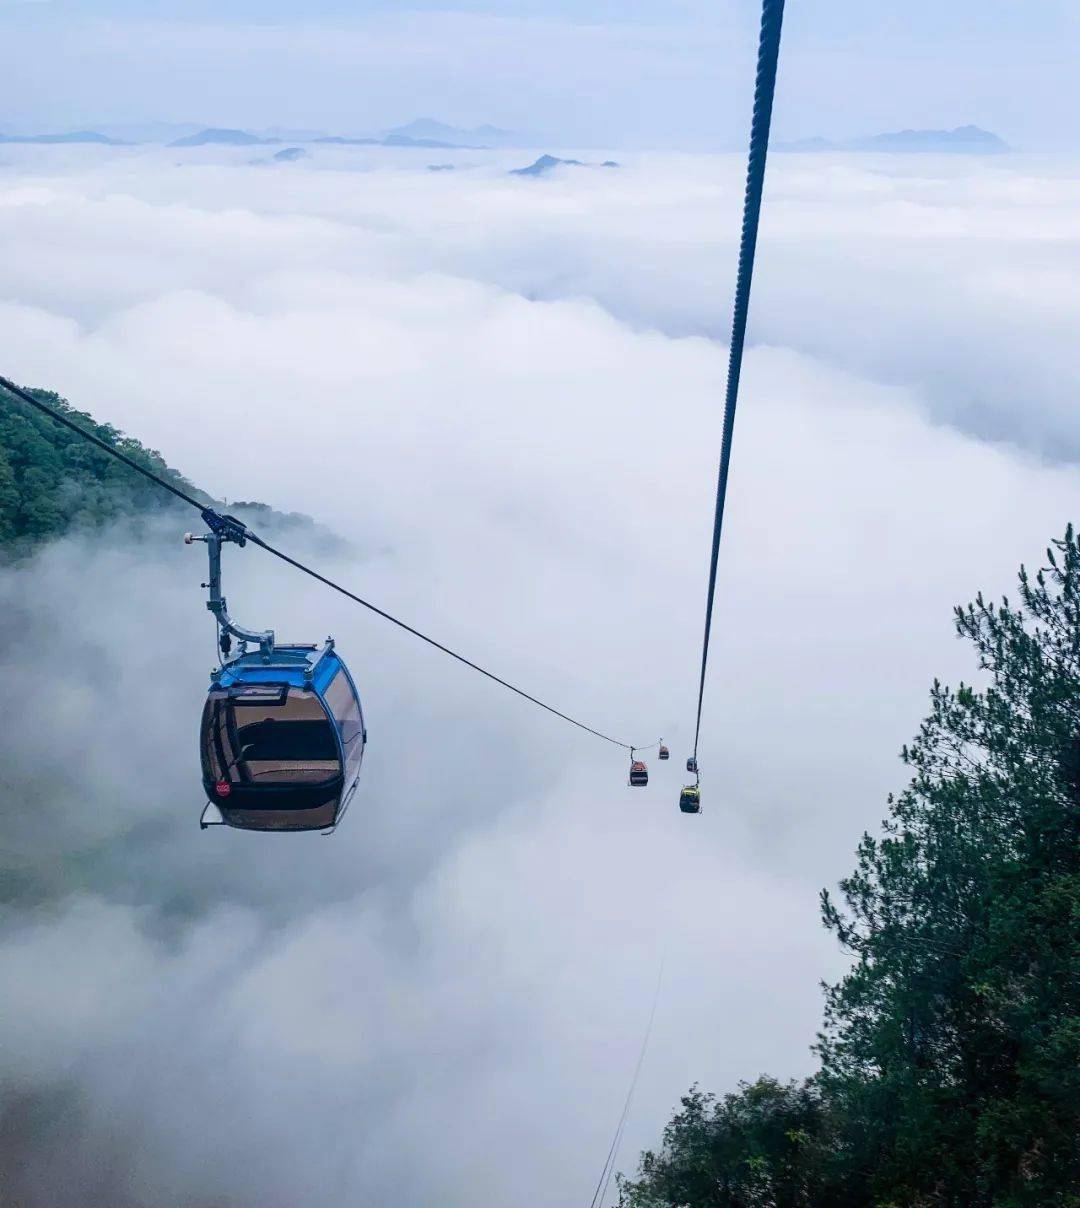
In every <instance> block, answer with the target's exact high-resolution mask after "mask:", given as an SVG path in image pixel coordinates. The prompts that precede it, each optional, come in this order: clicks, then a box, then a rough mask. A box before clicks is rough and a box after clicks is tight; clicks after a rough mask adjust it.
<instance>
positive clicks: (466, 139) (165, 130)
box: [0, 117, 534, 151]
mask: <svg viewBox="0 0 1080 1208" xmlns="http://www.w3.org/2000/svg"><path fill="white" fill-rule="evenodd" d="M105 126H106V129H111V130H112V131H113V133H101V132H99V131H97V130H77V131H73V132H70V133H63V134H7V135H5V134H0V143H99V144H101V145H103V146H112V147H117V146H130V145H132V144H133V143H140V142H147V143H165V145H166V146H169V147H266V146H275V145H278V146H280V145H281V144H284V143H323V144H327V145H333V146H341V147H425V148H429V149H440V150H475V151H483V150H490V149H491V148H495V147H513V146H518V147H520V146H528V145H534V144H531V143H530V141H529V140H528V139H523V138H522V137H521V136H520V135H516V134H514V133H513V132H512V131H510V130H502V129H500V128H499V127H498V126H490V125H485V126H476V127H474V128H473V129H463V128H461V127H459V126H448V125H446V123H445V122H438V121H435V119H434V118H429V117H425V118H418V119H417V120H416V121H413V122H408V123H407V124H406V125H404V126H394V127H392V128H391V129H389V130H384V131H382V132H381V133H380V134H374V135H360V136H351V135H340V134H328V133H326V132H325V131H321V130H296V129H290V128H287V127H281V126H271V127H269V128H267V129H265V130H262V131H250V130H240V129H234V128H232V127H227V126H207V127H204V128H202V129H199V128H198V127H194V126H191V125H181V124H176V123H167V122H146V123H142V124H128V125H124V126H115V127H110V126H109V124H108V123H105ZM121 133H122V134H123V135H124V137H117V135H119V134H121ZM178 136H179V137H178Z"/></svg>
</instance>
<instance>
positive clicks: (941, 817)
mask: <svg viewBox="0 0 1080 1208" xmlns="http://www.w3.org/2000/svg"><path fill="white" fill-rule="evenodd" d="M955 623H956V628H957V632H958V633H959V635H960V636H961V637H963V638H965V639H967V640H968V641H969V642H971V643H972V645H973V646H974V648H975V651H976V653H977V656H978V664H979V667H980V669H981V673H982V675H981V679H982V680H983V681H985V686H984V687H983V688H981V689H978V690H977V689H976V688H975V687H972V686H970V685H967V684H960V685H959V686H958V687H956V688H955V689H951V688H948V687H945V686H943V685H941V684H939V683H935V684H934V685H933V688H932V690H931V695H930V705H931V707H930V713H929V716H928V717H927V718H926V720H925V721H924V722H923V723H922V725H921V727H920V729H919V732H918V734H917V736H916V737H915V739H914V740H913V742H912V743H911V744H910V746H908V747H907V748H905V750H904V751H903V753H902V754H903V759H904V762H905V763H906V764H907V765H908V767H909V768H910V769H911V772H912V778H911V780H910V783H909V784H908V786H907V787H906V788H905V789H904V790H903V791H902V792H901V793H899V794H898V795H897V796H895V797H893V798H890V800H889V802H888V816H887V818H886V820H885V822H884V824H883V828H882V832H881V834H880V835H878V836H872V835H870V834H865V835H864V836H863V838H862V841H861V842H860V844H859V847H858V851H857V857H856V867H855V870H854V871H853V872H852V874H851V875H850V876H849V877H847V878H846V879H845V880H844V881H842V882H841V884H840V894H839V899H836V898H834V897H833V895H831V894H830V893H828V892H823V893H822V896H821V911H822V919H823V922H824V925H825V926H826V927H827V928H828V929H829V930H830V931H831V932H832V933H833V934H834V935H835V936H836V937H837V939H838V940H839V942H840V943H841V944H842V945H843V947H844V948H845V950H846V951H848V952H849V953H851V954H852V956H853V962H852V965H851V968H850V970H849V972H848V973H847V975H846V976H845V977H844V978H842V979H841V980H840V981H839V982H838V983H836V984H835V985H831V986H828V987H826V994H825V1019H824V1026H823V1029H822V1032H821V1034H820V1036H819V1037H818V1041H817V1044H816V1046H815V1049H816V1052H817V1054H818V1056H819V1058H820V1069H819V1071H818V1073H816V1074H815V1075H814V1076H813V1077H812V1078H810V1079H808V1080H807V1081H805V1082H804V1083H801V1084H797V1083H786V1084H783V1083H779V1082H776V1081H774V1080H772V1079H769V1078H762V1079H759V1080H758V1081H757V1082H754V1083H750V1084H743V1085H741V1086H740V1087H739V1088H738V1090H737V1091H736V1092H734V1093H732V1094H728V1095H725V1096H723V1097H722V1098H721V1099H717V1098H715V1097H713V1096H711V1095H708V1094H704V1093H702V1092H701V1091H699V1090H698V1089H697V1088H694V1089H693V1090H691V1091H690V1093H689V1094H688V1095H687V1096H686V1097H685V1098H684V1099H683V1101H682V1106H681V1110H680V1111H679V1112H678V1113H677V1114H676V1115H675V1117H674V1118H673V1119H672V1120H671V1122H670V1123H669V1125H668V1127H667V1129H666V1130H665V1134H664V1138H663V1145H662V1147H661V1148H660V1150H659V1151H658V1152H656V1153H652V1152H649V1153H646V1154H645V1155H643V1157H642V1159H641V1163H640V1168H639V1170H638V1174H637V1177H636V1178H635V1179H623V1180H622V1181H621V1197H620V1203H621V1205H622V1208H675V1206H676V1205H678V1206H679V1208H720V1206H722V1205H731V1206H739V1208H759V1206H760V1208H766V1206H770V1208H787V1206H789V1205H790V1206H795V1205H838V1206H843V1205H851V1206H852V1208H855V1206H856V1205H859V1206H863V1205H875V1206H877V1208H901V1206H905V1208H906V1206H908V1205H920V1206H923V1205H925V1206H928V1208H929V1206H938V1205H940V1206H943V1208H944V1206H950V1208H951V1206H956V1208H961V1206H963V1208H980V1206H987V1208H1026V1206H1029V1205H1030V1206H1035V1205H1039V1206H1043V1208H1045V1206H1047V1205H1062V1206H1069V1208H1078V1206H1080V845H1078V840H1080V541H1078V540H1077V537H1076V535H1075V533H1074V532H1073V530H1072V528H1071V527H1070V528H1069V529H1068V530H1067V531H1066V534H1065V537H1064V539H1063V540H1060V541H1055V542H1054V543H1053V545H1052V547H1051V549H1049V550H1048V551H1047V565H1046V567H1044V568H1043V569H1042V570H1040V571H1038V572H1037V573H1036V574H1034V575H1031V574H1029V573H1028V572H1027V570H1025V569H1024V568H1021V571H1020V576H1019V598H1018V600H1017V602H1016V603H1013V602H1011V601H1010V600H1008V599H1003V600H1002V601H1001V602H1000V603H990V602H988V601H986V600H984V598H983V597H982V596H981V595H980V596H978V597H977V598H976V599H975V601H974V602H973V603H971V604H969V605H967V606H966V607H963V608H958V609H957V610H956V616H955Z"/></svg>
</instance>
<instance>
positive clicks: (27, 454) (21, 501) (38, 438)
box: [0, 390, 210, 554]
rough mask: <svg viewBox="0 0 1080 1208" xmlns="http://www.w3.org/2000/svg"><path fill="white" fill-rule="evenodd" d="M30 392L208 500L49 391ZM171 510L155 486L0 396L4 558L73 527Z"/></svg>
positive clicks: (155, 457)
mask: <svg viewBox="0 0 1080 1208" xmlns="http://www.w3.org/2000/svg"><path fill="white" fill-rule="evenodd" d="M30 393H31V394H33V395H34V397H35V398H37V399H39V400H41V401H42V402H44V403H47V404H48V405H49V406H50V407H53V408H54V409H55V410H57V411H62V412H63V413H64V414H65V415H68V416H70V417H71V418H72V419H73V420H74V421H75V422H76V423H77V424H79V425H81V426H82V427H83V428H85V429H86V430H87V431H88V432H92V433H93V434H94V435H95V436H97V437H99V438H100V439H102V440H104V441H107V442H108V443H109V444H111V445H113V446H115V447H116V448H117V449H119V450H120V451H121V452H123V453H125V454H126V455H127V456H128V457H130V458H132V459H133V460H134V461H137V462H138V463H139V464H140V465H144V466H146V467H147V469H150V470H153V471H154V473H155V474H159V475H160V476H161V477H163V478H165V479H167V480H168V481H170V482H172V483H174V484H175V485H176V486H178V487H180V488H181V489H182V490H185V491H187V492H189V493H191V494H194V495H195V496H196V497H197V498H204V499H205V500H206V502H208V503H209V502H210V500H209V497H207V496H203V495H202V494H201V492H199V491H196V490H195V489H194V488H193V487H192V485H191V484H190V483H189V482H188V481H187V480H186V479H185V478H183V477H182V476H181V475H179V474H178V473H177V472H176V471H175V470H172V469H170V468H169V467H168V465H166V463H165V461H164V460H163V459H162V457H161V455H160V454H159V453H156V452H155V451H154V450H152V449H147V448H145V447H144V446H143V445H141V444H140V443H139V442H138V441H137V440H133V439H132V438H130V437H126V436H124V435H123V434H122V433H120V432H118V431H117V429H116V428H113V427H112V426H111V425H109V424H99V423H96V422H95V421H94V420H93V419H92V418H91V417H90V416H89V415H87V414H86V413H85V412H82V411H76V410H74V409H73V408H72V407H71V406H70V405H69V404H68V402H67V401H66V400H65V399H62V398H61V397H60V396H59V395H58V394H54V393H53V392H52V391H50V390H31V391H30ZM174 507H176V501H175V500H174V499H173V497H172V496H170V495H168V494H167V493H166V492H165V491H163V490H161V488H160V487H157V486H155V485H154V484H153V483H151V482H148V481H147V480H146V479H144V478H141V477H139V475H137V474H134V473H133V472H132V471H131V470H130V469H129V468H128V467H126V466H124V465H123V464H122V463H120V462H118V461H117V460H116V459H115V458H112V457H109V456H108V454H106V453H105V452H103V451H102V450H101V449H97V448H95V447H94V446H93V445H91V444H89V443H88V442H87V441H85V440H83V439H82V438H81V437H79V436H77V435H76V434H75V433H74V432H72V431H70V430H69V429H67V428H65V427H64V426H63V425H62V424H58V423H56V422H55V421H54V420H51V419H49V418H48V417H47V416H45V415H42V414H41V413H40V412H38V411H36V410H34V408H32V407H29V406H27V404H25V403H23V402H22V401H21V400H19V399H17V398H15V397H14V396H12V395H9V394H7V392H6V391H0V546H2V547H3V548H5V549H6V550H7V551H8V552H9V553H16V554H18V553H23V552H26V551H27V550H29V549H32V548H33V547H34V546H36V545H39V544H40V543H41V542H43V541H47V540H50V539H52V538H54V537H58V536H61V535H62V534H63V533H65V532H68V531H70V530H73V529H80V528H87V527H96V526H99V525H101V524H104V523H106V522H108V521H110V520H114V519H116V518H118V517H121V516H128V517H132V518H137V517H139V516H143V515H146V514H147V513H155V512H161V511H163V510H166V509H169V508H174Z"/></svg>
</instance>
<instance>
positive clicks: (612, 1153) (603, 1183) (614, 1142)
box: [589, 952, 667, 1208]
mask: <svg viewBox="0 0 1080 1208" xmlns="http://www.w3.org/2000/svg"><path fill="white" fill-rule="evenodd" d="M666 960H667V953H666V952H665V954H664V955H663V956H662V957H661V958H660V971H659V972H658V973H657V975H656V989H655V990H654V991H653V1000H652V1009H651V1010H650V1011H649V1022H648V1024H647V1025H646V1027H645V1035H644V1036H643V1037H642V1040H641V1051H640V1052H639V1053H638V1059H637V1065H636V1066H635V1067H634V1076H633V1077H632V1078H631V1079H630V1088H629V1090H628V1091H627V1092H626V1101H625V1103H623V1109H622V1115H621V1116H620V1117H619V1123H618V1125H617V1126H616V1128H615V1135H614V1136H613V1137H612V1138H611V1146H610V1148H609V1149H608V1154H607V1159H606V1160H605V1162H604V1169H603V1170H602V1171H601V1172H600V1181H599V1182H598V1183H597V1184H596V1190H595V1191H594V1192H593V1198H592V1202H591V1203H590V1205H589V1208H603V1203H604V1200H605V1199H606V1198H607V1189H608V1185H609V1184H610V1182H611V1176H612V1174H613V1173H614V1170H615V1160H616V1159H617V1158H618V1156H619V1143H620V1142H621V1141H622V1135H623V1129H624V1128H625V1127H626V1121H627V1119H628V1118H629V1116H630V1105H631V1103H632V1102H633V1100H634V1091H635V1090H636V1089H637V1084H638V1078H639V1077H640V1076H641V1067H642V1065H644V1063H645V1053H646V1050H647V1049H648V1047H649V1038H650V1037H651V1036H652V1030H653V1022H654V1021H655V1019H656V1006H657V1003H659V1001H660V986H661V983H662V982H663V980H664V962H665V961H666Z"/></svg>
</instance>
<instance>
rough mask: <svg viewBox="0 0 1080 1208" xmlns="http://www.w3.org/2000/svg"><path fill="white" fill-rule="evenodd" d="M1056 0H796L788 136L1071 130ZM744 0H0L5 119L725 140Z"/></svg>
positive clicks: (734, 111) (1078, 18)
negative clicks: (455, 126) (967, 128)
mask: <svg viewBox="0 0 1080 1208" xmlns="http://www.w3.org/2000/svg"><path fill="white" fill-rule="evenodd" d="M1077 8H1078V6H1076V5H1075V4H1072V5H1070V4H1067V3H1065V2H1064V0H1028V2H1027V3H1025V4H1018V3H1015V2H1010V3H1006V2H1004V0H957V2H956V3H953V4H951V5H941V4H940V3H931V2H929V0H908V2H907V3H904V4H903V5H899V4H892V5H888V6H883V5H877V4H867V3H856V2H853V0H835V2H833V3H824V2H822V0H814V2H808V0H802V2H799V0H795V2H793V3H789V5H788V14H787V28H786V41H785V46H784V60H783V68H782V80H781V103H780V105H779V107H778V111H777V132H778V134H779V136H780V137H791V138H796V137H804V136H807V135H813V134H824V135H828V136H845V135H853V134H860V133H873V132H876V131H877V130H881V129H892V128H898V127H903V126H928V125H929V126H951V125H957V124H963V123H966V122H974V123H976V124H979V125H983V126H986V127H988V128H991V129H994V130H996V131H997V132H999V133H1001V134H1002V135H1003V136H1004V137H1005V138H1007V139H1008V140H1010V141H1011V142H1013V143H1015V144H1017V145H1019V146H1023V147H1032V148H1043V147H1048V148H1049V147H1059V146H1069V145H1072V143H1073V142H1074V141H1075V134H1074V129H1073V118H1072V115H1073V114H1074V113H1075V112H1076V111H1077V108H1078V101H1080V95H1078V93H1080V87H1078V85H1077V82H1076V73H1075V71H1074V70H1073V62H1074V60H1075V58H1076V53H1077V49H1078V48H1080V12H1078V11H1077ZM757 16H758V4H757V3H756V0H711V2H709V3H706V2H704V0H670V2H668V3H660V2H658V0H617V2H616V0H498V2H495V0H456V2H454V3H447V0H412V3H410V4H409V5H408V7H404V6H402V5H401V4H394V3H387V2H385V0H365V2H361V3H355V2H354V3H347V2H346V0H314V2H309V3H304V4H301V3H298V2H297V0H259V2H258V3H256V2H255V0H234V2H232V3H229V4H221V3H212V2H211V0H185V2H184V3H180V2H179V0H166V2H164V3H158V4H149V3H137V2H135V0H85V2H82V3H80V2H77V0H0V35H2V37H3V40H4V43H5V47H6V50H7V55H6V58H7V62H8V64H9V67H8V70H7V71H6V73H5V79H4V81H3V83H2V84H0V99H2V102H3V104H2V106H0V122H3V124H4V125H5V126H6V127H7V128H9V129H10V128H18V129H35V130H37V129H45V128H63V127H66V126H71V125H73V124H74V125H81V124H86V123H90V122H98V123H105V122H140V121H146V120H164V121H172V122H199V123H215V124H228V125H246V126H252V125H254V126H269V125H295V126H317V127H325V128H332V129H334V130H336V131H341V132H352V133H360V132H367V131H369V130H373V129H378V128H382V127H385V126H388V125H393V124H397V123H400V122H404V121H408V120H410V119H411V118H413V117H418V116H432V117H437V118H442V119H445V120H448V121H450V122H454V123H461V124H470V125H471V124H479V123H482V122H493V123H495V124H497V125H504V126H509V127H512V128H521V129H528V130H532V131H535V132H536V133H537V135H538V136H539V137H540V138H541V139H543V140H545V141H554V142H559V143H563V144H566V145H572V144H574V143H601V144H602V143H610V144H611V145H613V146H619V145H641V146H687V147H695V146H707V145H716V146H725V145H729V144H734V143H737V142H739V141H740V140H741V138H742V136H743V130H744V127H745V125H746V100H745V96H746V89H747V86H748V83H749V78H750V72H751V69H752V61H751V60H752V53H753V48H754V38H755V30H756V23H757Z"/></svg>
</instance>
